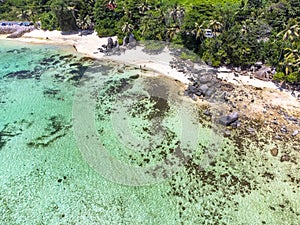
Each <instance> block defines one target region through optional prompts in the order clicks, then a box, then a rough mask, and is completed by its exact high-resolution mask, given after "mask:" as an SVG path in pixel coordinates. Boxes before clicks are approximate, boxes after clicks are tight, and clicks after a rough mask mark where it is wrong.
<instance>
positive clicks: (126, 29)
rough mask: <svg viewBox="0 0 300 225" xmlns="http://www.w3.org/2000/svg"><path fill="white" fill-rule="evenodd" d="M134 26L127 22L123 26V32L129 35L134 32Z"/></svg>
mask: <svg viewBox="0 0 300 225" xmlns="http://www.w3.org/2000/svg"><path fill="white" fill-rule="evenodd" d="M133 28H134V26H133V25H132V24H131V23H129V22H125V23H124V25H123V26H122V32H123V33H125V34H129V33H131V32H132V31H133Z"/></svg>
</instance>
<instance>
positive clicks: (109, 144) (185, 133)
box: [0, 41, 300, 225]
mask: <svg viewBox="0 0 300 225" xmlns="http://www.w3.org/2000/svg"><path fill="white" fill-rule="evenodd" d="M0 53H1V59H0V224H22V225H23V224H47V225H48V224H89V225H90V224H299V223H300V191H299V188H300V187H299V185H300V184H299V182H300V176H299V154H298V155H297V153H295V151H293V146H292V145H282V146H281V145H279V147H278V148H279V152H281V151H283V150H284V151H285V152H289V153H290V154H291V156H292V158H293V160H292V161H289V162H280V160H279V159H278V157H273V156H272V155H271V154H270V149H271V148H273V147H274V143H273V142H272V140H268V139H264V138H263V137H260V139H259V140H260V141H257V142H253V141H251V140H250V139H247V138H244V139H243V143H242V144H241V143H240V144H237V143H236V142H235V141H234V140H229V139H227V138H223V137H221V136H220V135H219V134H218V132H215V131H214V129H211V128H210V127H211V124H210V123H209V121H206V122H202V123H201V122H199V121H203V120H200V119H199V113H200V114H201V112H199V109H197V107H196V106H195V105H194V103H193V102H191V101H190V100H189V99H186V98H185V97H183V96H181V95H180V93H181V92H182V87H181V86H180V85H179V84H177V83H176V82H174V81H171V80H168V79H167V78H163V77H150V76H148V75H147V74H143V73H142V72H141V71H140V70H139V69H136V68H132V67H124V66H123V65H118V64H117V63H108V62H94V61H92V60H90V59H89V58H85V57H83V56H81V55H78V54H76V53H75V52H73V49H72V48H71V47H62V46H50V45H33V44H26V43H19V42H12V41H0ZM137 75H138V76H137ZM283 146H284V147H283Z"/></svg>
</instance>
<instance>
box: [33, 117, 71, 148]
mask: <svg viewBox="0 0 300 225" xmlns="http://www.w3.org/2000/svg"><path fill="white" fill-rule="evenodd" d="M49 121H50V123H49V124H48V126H47V127H46V128H45V134H43V135H41V136H39V137H37V138H35V139H34V140H32V141H30V142H28V143H27V146H28V147H47V146H49V145H50V144H51V143H53V142H55V141H56V140H58V139H59V138H61V137H64V136H65V135H66V134H67V132H68V130H69V129H70V128H71V125H70V124H67V123H66V121H65V119H64V118H63V116H62V115H57V116H52V117H50V118H49Z"/></svg>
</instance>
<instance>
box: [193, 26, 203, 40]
mask: <svg viewBox="0 0 300 225" xmlns="http://www.w3.org/2000/svg"><path fill="white" fill-rule="evenodd" d="M192 33H193V34H194V35H196V39H200V40H203V38H204V34H205V22H202V23H201V24H200V23H198V22H196V23H195V27H194V29H193V30H192Z"/></svg>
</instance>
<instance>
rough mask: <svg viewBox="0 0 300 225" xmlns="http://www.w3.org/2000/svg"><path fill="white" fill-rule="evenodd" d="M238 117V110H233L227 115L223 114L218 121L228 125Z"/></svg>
mask: <svg viewBox="0 0 300 225" xmlns="http://www.w3.org/2000/svg"><path fill="white" fill-rule="evenodd" d="M238 118H239V114H238V112H233V113H231V114H229V115H227V116H223V117H221V118H220V119H219V123H220V124H221V125H223V126H229V125H230V124H232V123H233V122H235V121H237V120H238Z"/></svg>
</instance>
